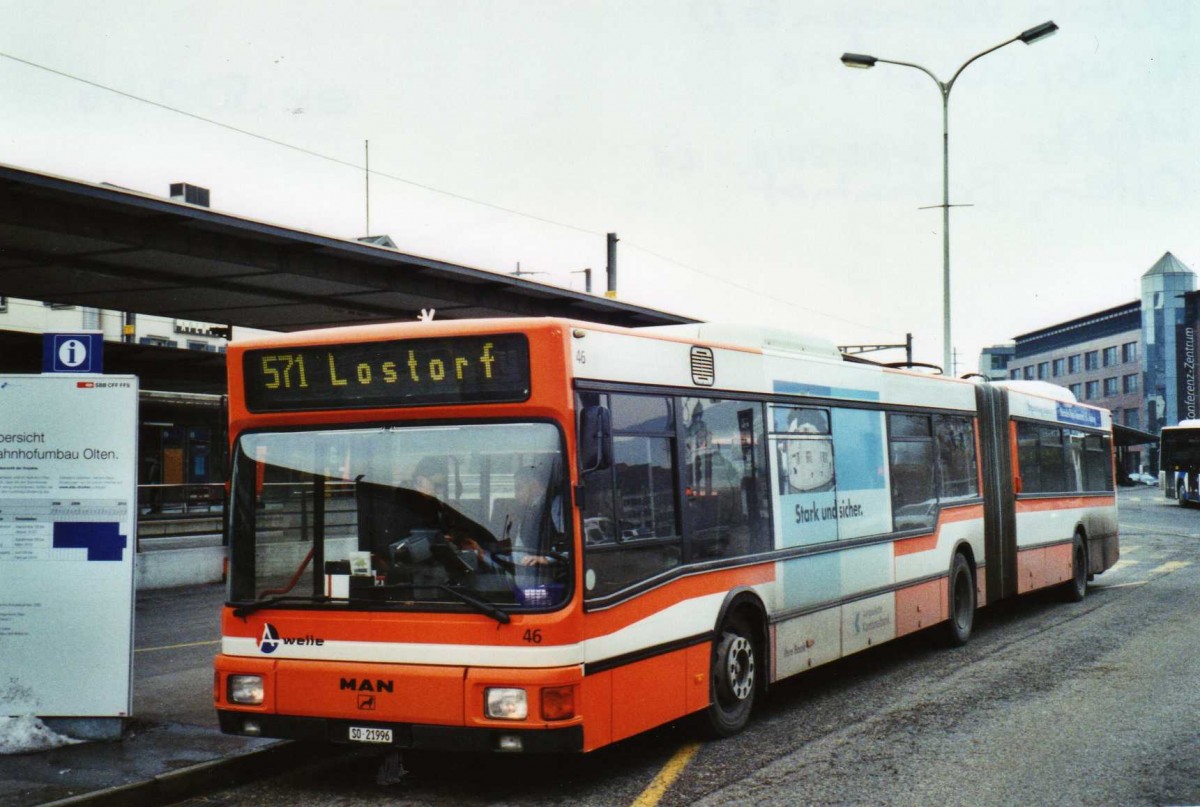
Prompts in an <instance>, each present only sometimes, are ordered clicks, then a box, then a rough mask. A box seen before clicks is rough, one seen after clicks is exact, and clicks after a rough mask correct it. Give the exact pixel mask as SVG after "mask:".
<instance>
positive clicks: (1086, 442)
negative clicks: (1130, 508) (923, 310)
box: [1083, 434, 1113, 493]
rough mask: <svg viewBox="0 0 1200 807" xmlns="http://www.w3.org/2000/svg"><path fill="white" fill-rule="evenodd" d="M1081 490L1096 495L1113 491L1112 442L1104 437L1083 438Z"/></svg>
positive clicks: (1097, 435)
mask: <svg viewBox="0 0 1200 807" xmlns="http://www.w3.org/2000/svg"><path fill="white" fill-rule="evenodd" d="M1083 489H1084V490H1086V491H1091V492H1096V493H1098V492H1100V491H1111V490H1112V489H1113V479H1112V442H1111V441H1110V439H1109V438H1108V437H1107V436H1106V435H1102V434H1088V435H1087V436H1085V437H1084V438H1083Z"/></svg>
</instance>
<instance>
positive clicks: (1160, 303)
mask: <svg viewBox="0 0 1200 807" xmlns="http://www.w3.org/2000/svg"><path fill="white" fill-rule="evenodd" d="M1195 290H1196V273H1195V272H1193V271H1192V270H1191V269H1189V268H1188V267H1186V266H1184V265H1183V263H1182V262H1180V261H1179V259H1178V258H1176V257H1175V256H1174V255H1172V254H1171V253H1170V252H1168V253H1167V254H1166V255H1163V256H1162V258H1160V259H1159V261H1158V263H1156V264H1154V266H1152V267H1150V270H1149V271H1148V272H1146V274H1144V275H1142V342H1143V344H1144V345H1145V350H1146V358H1145V362H1144V364H1145V367H1146V384H1145V386H1146V413H1147V414H1146V427H1147V429H1148V430H1149V431H1152V432H1154V433H1155V434H1157V433H1158V431H1159V430H1160V429H1162V427H1163V426H1174V425H1176V424H1177V423H1179V421H1180V420H1183V419H1185V418H1186V417H1187V415H1186V413H1185V412H1183V411H1181V407H1180V403H1181V402H1183V401H1184V398H1185V392H1184V387H1185V386H1186V385H1187V384H1188V383H1190V384H1191V387H1192V390H1193V396H1192V398H1193V401H1192V404H1191V409H1192V411H1193V414H1192V417H1195V414H1194V412H1195V400H1194V399H1195V395H1194V390H1195V386H1196V369H1195V365H1196V362H1195V353H1196V348H1195V332H1196V331H1195V319H1194V318H1192V319H1191V320H1189V319H1188V317H1187V294H1188V293H1189V292H1193V291H1195ZM1189 333H1190V334H1192V336H1191V337H1189V336H1188V334H1189ZM1189 354H1190V356H1191V358H1190V359H1189V358H1188V356H1189ZM1189 367H1190V369H1189ZM1189 378H1190V382H1189V380H1188V379H1189ZM1186 408H1187V407H1186V406H1185V407H1184V409H1186Z"/></svg>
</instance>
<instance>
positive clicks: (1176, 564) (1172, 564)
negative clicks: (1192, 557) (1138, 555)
mask: <svg viewBox="0 0 1200 807" xmlns="http://www.w3.org/2000/svg"><path fill="white" fill-rule="evenodd" d="M1191 565H1192V563H1191V561H1187V560H1172V561H1167V562H1166V563H1164V564H1163V565H1162V566H1158V567H1155V568H1153V569H1151V570H1150V574H1170V573H1171V572H1177V571H1179V570H1180V569H1185V568H1187V567H1188V566H1191Z"/></svg>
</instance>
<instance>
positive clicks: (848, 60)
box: [842, 23, 1053, 70]
mask: <svg viewBox="0 0 1200 807" xmlns="http://www.w3.org/2000/svg"><path fill="white" fill-rule="evenodd" d="M1051 24H1053V23H1051ZM877 61H879V60H878V59H876V58H875V57H874V56H864V55H863V54H861V53H843V54H842V64H844V65H846V67H856V68H858V69H860V70H866V69H867V68H869V67H874V66H875V62H877Z"/></svg>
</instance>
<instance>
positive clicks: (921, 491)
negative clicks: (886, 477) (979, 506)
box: [888, 414, 937, 532]
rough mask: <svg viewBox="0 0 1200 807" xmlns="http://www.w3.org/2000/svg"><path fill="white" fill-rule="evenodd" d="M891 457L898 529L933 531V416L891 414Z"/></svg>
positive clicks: (935, 495)
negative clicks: (931, 419) (931, 422)
mask: <svg viewBox="0 0 1200 807" xmlns="http://www.w3.org/2000/svg"><path fill="white" fill-rule="evenodd" d="M888 458H889V461H890V466H891V471H892V518H893V520H894V525H895V529H896V530H897V531H898V532H903V531H907V530H917V529H921V530H932V529H933V525H934V523H935V520H936V518H937V490H936V487H935V484H934V478H935V475H936V470H935V466H934V456H933V433H932V430H931V424H930V416H929V415H896V414H891V415H888Z"/></svg>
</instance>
